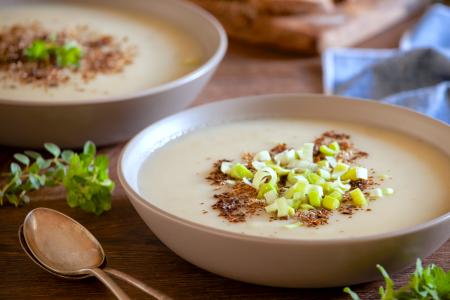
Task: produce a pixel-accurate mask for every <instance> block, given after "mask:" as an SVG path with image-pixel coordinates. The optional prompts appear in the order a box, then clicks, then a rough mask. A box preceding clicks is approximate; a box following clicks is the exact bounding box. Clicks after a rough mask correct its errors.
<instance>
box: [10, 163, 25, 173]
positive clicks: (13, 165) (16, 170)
mask: <svg viewBox="0 0 450 300" xmlns="http://www.w3.org/2000/svg"><path fill="white" fill-rule="evenodd" d="M11 173H12V174H13V175H15V176H20V174H22V169H21V168H20V166H19V165H18V164H16V163H11Z"/></svg>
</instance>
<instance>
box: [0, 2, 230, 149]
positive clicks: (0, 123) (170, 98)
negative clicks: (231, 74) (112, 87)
mask: <svg viewBox="0 0 450 300" xmlns="http://www.w3.org/2000/svg"><path fill="white" fill-rule="evenodd" d="M36 2H40V3H49V2H57V3H61V2H70V1H69V0H59V1H51V0H38V1H36V0H0V8H1V7H4V6H7V5H26V4H27V3H36ZM76 3H77V4H81V3H88V4H98V5H105V6H114V7H119V8H123V9H127V10H131V11H137V12H140V13H143V14H149V15H151V16H155V17H158V18H162V19H164V20H167V21H169V22H171V23H173V24H176V25H178V26H179V27H181V28H183V29H184V30H185V31H187V32H188V33H189V34H191V35H192V36H193V37H194V38H196V39H197V40H198V41H199V42H200V44H201V45H202V47H203V49H204V51H205V53H206V58H207V61H206V62H205V63H204V64H203V65H202V66H201V67H200V68H198V69H197V70H195V71H194V72H192V73H190V74H188V75H186V76H184V77H181V78H179V79H177V80H174V81H171V82H169V83H167V84H164V85H160V86H157V87H154V88H150V89H148V90H144V91H140V92H135V93H132V94H127V95H123V96H116V97H105V98H100V99H93V100H76V101H56V102H44V101H19V100H9V99H2V95H1V94H0V111H1V118H0V145H8V146H15V147H30V148H42V147H43V144H44V143H45V142H53V143H56V144H57V145H58V146H60V147H63V148H79V147H82V146H83V145H84V143H85V142H86V141H87V140H91V141H93V142H94V143H95V144H96V145H108V144H113V143H116V142H119V141H124V140H127V139H130V138H131V137H133V136H134V135H135V134H136V133H137V132H139V131H140V130H142V129H143V128H145V127H146V126H148V125H150V124H151V123H153V122H155V121H157V120H159V119H162V118H164V117H166V116H168V115H171V114H173V113H176V112H178V111H180V110H182V109H184V108H186V107H187V106H188V105H189V104H190V103H191V102H192V101H193V100H194V99H195V98H196V97H197V95H198V94H199V93H200V91H201V90H202V89H203V87H204V86H205V85H206V83H207V82H208V81H209V79H210V77H211V76H212V74H213V73H214V71H215V69H216V68H217V66H218V65H219V63H220V61H221V60H222V58H223V56H224V55H225V52H226V49H227V36H226V33H225V31H224V29H223V28H222V26H221V25H220V23H219V22H218V21H217V20H216V19H215V18H214V17H213V16H211V15H210V14H209V13H208V12H206V11H205V10H203V9H201V8H199V7H197V6H195V5H193V4H190V3H187V2H185V1H179V0H146V1H142V0H126V1H122V0H78V1H76Z"/></svg>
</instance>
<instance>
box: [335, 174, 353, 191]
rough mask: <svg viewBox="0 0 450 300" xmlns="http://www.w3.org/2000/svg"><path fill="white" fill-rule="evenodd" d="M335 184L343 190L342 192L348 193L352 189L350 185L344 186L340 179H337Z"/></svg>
mask: <svg viewBox="0 0 450 300" xmlns="http://www.w3.org/2000/svg"><path fill="white" fill-rule="evenodd" d="M337 183H338V185H339V188H341V189H343V190H344V191H348V190H349V189H350V188H351V187H352V186H351V185H350V184H344V183H343V182H342V181H341V177H338V179H337Z"/></svg>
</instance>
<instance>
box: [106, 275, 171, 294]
mask: <svg viewBox="0 0 450 300" xmlns="http://www.w3.org/2000/svg"><path fill="white" fill-rule="evenodd" d="M103 271H104V272H106V273H108V274H111V275H114V276H116V277H117V278H119V279H122V280H124V281H126V282H128V283H129V284H131V285H134V286H135V287H137V288H138V289H140V290H142V291H144V292H146V293H147V294H149V295H151V296H153V297H155V298H156V299H158V300H173V299H172V298H170V297H169V296H167V295H166V294H164V293H163V292H160V291H158V290H157V289H154V288H152V287H149V286H148V285H146V284H145V283H143V282H142V281H139V280H137V279H136V278H134V277H132V276H130V275H128V274H125V273H123V272H120V271H117V270H114V269H110V268H106V269H103Z"/></svg>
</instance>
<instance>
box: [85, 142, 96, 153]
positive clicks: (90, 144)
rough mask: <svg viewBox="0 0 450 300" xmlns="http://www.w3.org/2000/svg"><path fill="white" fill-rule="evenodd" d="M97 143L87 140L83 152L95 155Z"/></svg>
mask: <svg viewBox="0 0 450 300" xmlns="http://www.w3.org/2000/svg"><path fill="white" fill-rule="evenodd" d="M95 152H96V149H95V145H94V143H93V142H91V141H87V142H86V144H84V148H83V153H84V154H86V155H90V156H95Z"/></svg>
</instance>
